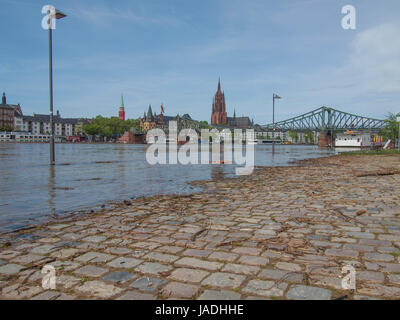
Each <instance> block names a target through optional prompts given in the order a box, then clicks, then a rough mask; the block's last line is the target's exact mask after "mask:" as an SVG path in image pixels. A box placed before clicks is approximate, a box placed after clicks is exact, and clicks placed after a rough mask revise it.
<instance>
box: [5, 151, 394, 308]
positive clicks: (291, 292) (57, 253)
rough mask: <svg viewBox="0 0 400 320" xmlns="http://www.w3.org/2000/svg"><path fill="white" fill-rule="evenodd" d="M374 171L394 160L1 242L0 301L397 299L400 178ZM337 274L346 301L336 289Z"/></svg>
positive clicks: (51, 226)
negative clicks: (47, 282)
mask: <svg viewBox="0 0 400 320" xmlns="http://www.w3.org/2000/svg"><path fill="white" fill-rule="evenodd" d="M383 169H393V170H394V169H397V170H398V169H400V157H399V156H396V155H393V156H334V157H329V158H322V159H317V160H308V161H304V162H301V163H300V164H299V166H296V167H284V168H259V169H258V170H256V171H255V173H254V174H253V175H251V176H248V177H240V178H235V179H223V180H221V181H203V182H198V183H199V184H201V185H202V186H203V187H204V191H203V192H201V193H197V194H192V195H187V196H157V197H152V198H146V199H138V200H135V201H132V203H131V204H129V203H128V204H121V205H120V206H118V207H115V208H113V209H107V210H104V212H100V213H92V214H86V215H79V216H75V217H69V218H66V219H64V220H60V221H56V222H51V223H48V224H46V225H43V226H40V227H37V228H34V229H31V230H26V231H25V232H23V233H21V232H20V233H19V234H16V235H14V238H13V239H11V240H7V242H5V237H2V241H3V244H2V249H1V252H0V292H1V296H0V297H1V298H2V299H211V300H212V299H338V298H339V299H375V298H379V299H399V298H400V261H399V255H400V206H399V204H400V174H398V173H397V174H396V173H395V174H391V175H383V176H359V175H360V174H359V173H360V172H361V173H362V172H372V171H374V170H383ZM8 241H9V242H8ZM44 265H52V266H53V267H54V268H55V271H56V289H55V290H50V289H49V290H45V289H43V288H42V278H43V276H46V274H42V273H41V270H42V267H43V266H44ZM345 265H352V266H354V268H355V270H356V289H355V290H343V289H342V285H341V283H342V277H343V275H345V274H342V267H343V266H345Z"/></svg>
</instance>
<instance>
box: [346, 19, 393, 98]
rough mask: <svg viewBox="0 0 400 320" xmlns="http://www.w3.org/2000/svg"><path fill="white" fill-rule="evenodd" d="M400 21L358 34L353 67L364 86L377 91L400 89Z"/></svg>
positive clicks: (351, 61)
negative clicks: (398, 23) (399, 22)
mask: <svg viewBox="0 0 400 320" xmlns="http://www.w3.org/2000/svg"><path fill="white" fill-rule="evenodd" d="M399 34H400V25H397V24H383V25H379V26H377V27H373V28H370V29H367V30H365V31H363V32H360V33H358V34H357V35H356V37H355V39H354V41H353V42H352V44H351V49H352V51H351V54H350V59H349V63H350V70H353V72H356V73H358V74H359V76H360V81H361V84H362V86H363V87H364V88H365V89H366V90H368V91H372V92H376V93H400V40H399Z"/></svg>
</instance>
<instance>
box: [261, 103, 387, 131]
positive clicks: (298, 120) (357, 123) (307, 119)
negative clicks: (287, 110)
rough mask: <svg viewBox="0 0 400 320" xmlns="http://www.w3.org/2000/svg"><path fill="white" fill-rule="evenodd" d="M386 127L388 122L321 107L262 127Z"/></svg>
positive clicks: (370, 128)
mask: <svg viewBox="0 0 400 320" xmlns="http://www.w3.org/2000/svg"><path fill="white" fill-rule="evenodd" d="M385 125H386V120H378V119H373V118H367V117H362V116H358V115H355V114H351V113H347V112H343V111H340V110H336V109H333V108H328V107H321V108H318V109H316V110H313V111H311V112H308V113H304V114H302V115H300V116H297V117H294V118H291V119H287V120H284V121H279V122H276V123H275V124H274V125H272V124H268V125H265V126H261V127H262V128H263V129H265V130H273V129H274V128H275V129H276V131H290V130H294V131H308V130H310V131H329V130H360V131H367V130H368V131H374V132H376V131H379V129H381V128H383V127H384V126H385Z"/></svg>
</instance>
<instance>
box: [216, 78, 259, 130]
mask: <svg viewBox="0 0 400 320" xmlns="http://www.w3.org/2000/svg"><path fill="white" fill-rule="evenodd" d="M211 124H213V125H225V126H229V127H232V128H251V127H253V126H254V122H253V121H252V120H250V118H249V117H245V116H242V117H236V111H234V113H233V117H228V116H227V112H226V103H225V94H224V92H223V91H221V81H220V80H218V90H217V93H216V94H215V96H214V99H213V105H212V113H211Z"/></svg>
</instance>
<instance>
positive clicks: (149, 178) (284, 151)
mask: <svg viewBox="0 0 400 320" xmlns="http://www.w3.org/2000/svg"><path fill="white" fill-rule="evenodd" d="M146 149H147V146H146V145H117V144H56V162H57V165H56V166H49V165H48V161H49V145H48V144H18V143H1V144H0V163H1V166H0V232H7V231H11V230H15V229H19V228H22V227H25V226H27V225H30V224H32V223H38V222H40V221H45V220H46V219H49V218H50V217H51V216H53V215H62V214H65V213H68V212H71V211H76V210H80V209H84V208H89V207H94V206H96V205H100V204H104V203H106V202H107V201H110V200H123V199H129V198H136V197H140V196H149V195H156V194H172V193H175V194H177V193H189V192H193V191H196V189H194V188H193V187H192V186H190V185H188V184H187V182H189V181H193V180H202V179H211V178H214V179H218V178H220V177H223V176H234V172H235V170H234V169H235V165H232V164H209V165H205V164H201V165H181V164H177V165H169V164H166V165H150V164H148V163H147V161H146V156H145V154H146ZM329 153H332V151H328V150H321V149H318V148H317V147H316V146H294V145H276V146H275V148H274V152H272V146H271V145H256V146H255V165H256V166H281V165H288V164H289V162H291V161H294V160H300V159H306V158H315V157H320V156H324V155H327V154H329ZM253 174H256V173H253Z"/></svg>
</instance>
